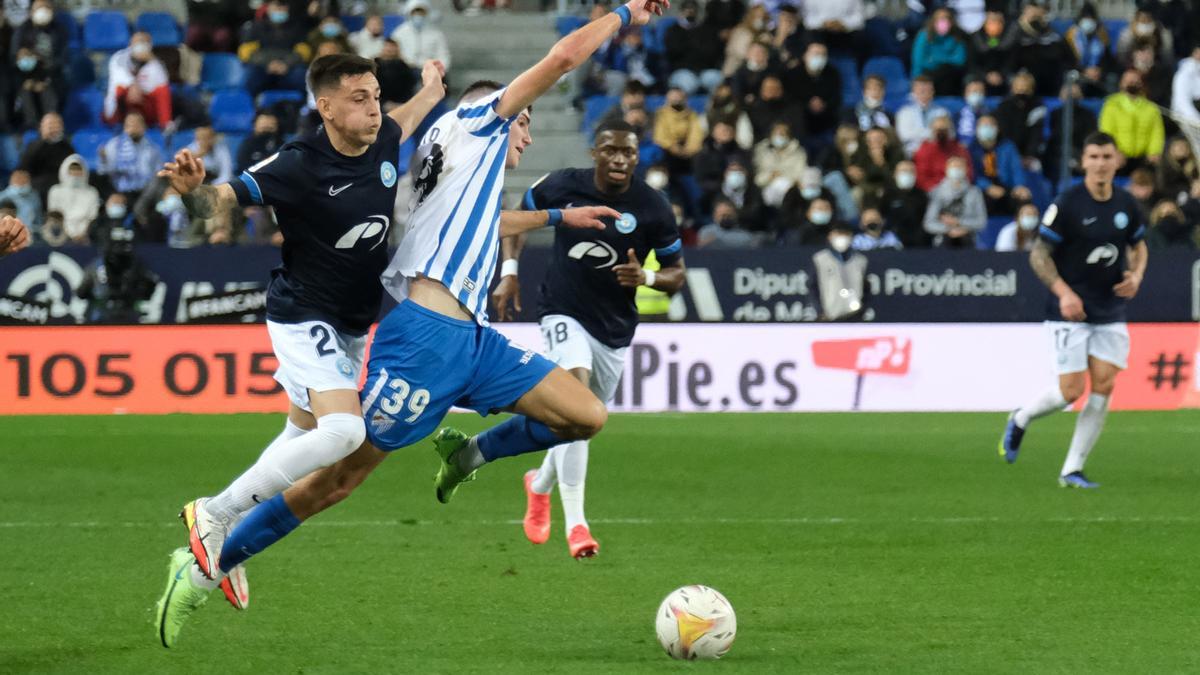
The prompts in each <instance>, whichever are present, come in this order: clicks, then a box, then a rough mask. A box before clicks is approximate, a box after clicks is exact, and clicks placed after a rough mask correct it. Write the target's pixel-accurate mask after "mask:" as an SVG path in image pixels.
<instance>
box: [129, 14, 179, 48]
mask: <svg viewBox="0 0 1200 675" xmlns="http://www.w3.org/2000/svg"><path fill="white" fill-rule="evenodd" d="M134 25H135V26H137V29H138V30H139V31H144V32H146V33H149V34H150V39H151V40H153V41H154V46H155V47H175V46H177V45H178V44H179V43H180V42H183V31H181V30H180V28H179V24H178V23H176V22H175V17H174V16H172V15H170V14H168V13H167V12H143V13H142V14H140V15H138V18H137V22H136V23H135V24H134Z"/></svg>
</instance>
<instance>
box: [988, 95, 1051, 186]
mask: <svg viewBox="0 0 1200 675" xmlns="http://www.w3.org/2000/svg"><path fill="white" fill-rule="evenodd" d="M1034 91H1035V83H1034V79H1033V75H1031V74H1029V73H1017V75H1016V76H1015V77H1013V81H1012V93H1011V95H1009V96H1008V97H1007V98H1005V99H1004V100H1003V101H1001V102H1000V105H998V106H996V121H997V123H998V124H999V125H1000V135H1001V136H1004V137H1005V138H1007V139H1008V140H1010V141H1012V142H1013V145H1015V146H1017V152H1019V153H1021V158H1022V161H1023V162H1025V163H1026V165H1027V166H1031V164H1032V162H1033V161H1034V159H1035V158H1037V157H1038V156H1040V155H1041V151H1042V130H1043V128H1044V125H1045V121H1046V114H1047V112H1046V106H1045V105H1044V104H1043V103H1042V99H1040V98H1038V97H1037V96H1035V95H1034ZM1031 168H1033V167H1032V166H1031Z"/></svg>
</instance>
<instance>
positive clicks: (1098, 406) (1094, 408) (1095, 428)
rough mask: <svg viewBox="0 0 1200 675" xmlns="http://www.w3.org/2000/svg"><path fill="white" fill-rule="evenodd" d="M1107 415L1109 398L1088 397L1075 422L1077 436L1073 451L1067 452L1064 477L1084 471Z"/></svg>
mask: <svg viewBox="0 0 1200 675" xmlns="http://www.w3.org/2000/svg"><path fill="white" fill-rule="evenodd" d="M1107 415H1108V397H1107V396H1105V395H1104V394H1092V395H1090V396H1088V399H1087V403H1086V404H1084V406H1083V410H1081V411H1079V418H1078V419H1076V420H1075V434H1074V435H1073V436H1071V449H1070V450H1069V451H1068V452H1067V461H1066V462H1064V463H1063V468H1062V475H1064V476H1065V475H1067V474H1069V473H1075V472H1076V471H1083V464H1084V462H1086V461H1087V458H1088V454H1090V453H1091V452H1092V448H1093V447H1095V445H1096V440H1097V439H1099V438H1100V431H1101V430H1103V429H1104V418H1105V417H1106V416H1107Z"/></svg>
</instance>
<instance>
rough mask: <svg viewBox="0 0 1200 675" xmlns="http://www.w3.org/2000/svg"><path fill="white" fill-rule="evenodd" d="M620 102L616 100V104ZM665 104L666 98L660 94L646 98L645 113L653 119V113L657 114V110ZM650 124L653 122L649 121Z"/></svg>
mask: <svg viewBox="0 0 1200 675" xmlns="http://www.w3.org/2000/svg"><path fill="white" fill-rule="evenodd" d="M620 102H621V99H617V103H620ZM666 104H667V97H666V96H662V95H660V94H654V95H651V96H647V97H646V113H647V114H648V115H650V116H652V117H653V115H654V113H656V112H658V109H659V108H661V107H663V106H664V105H666ZM651 122H653V120H651Z"/></svg>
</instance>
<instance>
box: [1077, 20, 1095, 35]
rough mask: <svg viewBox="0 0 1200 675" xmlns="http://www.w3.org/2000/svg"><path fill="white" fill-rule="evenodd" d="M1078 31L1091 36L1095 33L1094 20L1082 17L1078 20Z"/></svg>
mask: <svg viewBox="0 0 1200 675" xmlns="http://www.w3.org/2000/svg"><path fill="white" fill-rule="evenodd" d="M1079 30H1082V31H1083V32H1084V33H1087V34H1088V35H1091V34H1092V33H1095V32H1096V20H1095V19H1093V18H1091V17H1084V18H1082V19H1080V20H1079Z"/></svg>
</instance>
